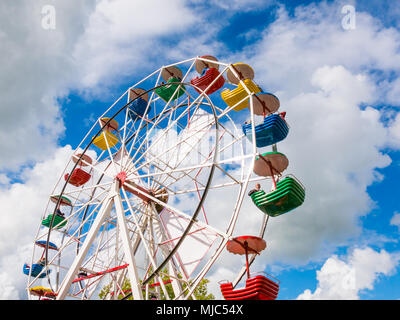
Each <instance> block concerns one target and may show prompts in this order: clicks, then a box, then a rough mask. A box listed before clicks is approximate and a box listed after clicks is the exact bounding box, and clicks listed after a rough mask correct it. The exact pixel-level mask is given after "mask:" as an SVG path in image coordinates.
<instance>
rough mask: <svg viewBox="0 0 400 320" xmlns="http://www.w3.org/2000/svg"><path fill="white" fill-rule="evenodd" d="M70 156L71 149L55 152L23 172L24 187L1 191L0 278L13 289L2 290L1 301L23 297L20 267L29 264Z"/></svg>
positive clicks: (66, 148)
mask: <svg viewBox="0 0 400 320" xmlns="http://www.w3.org/2000/svg"><path fill="white" fill-rule="evenodd" d="M71 153H72V149H71V147H70V146H65V147H63V148H59V149H57V151H56V152H55V154H54V155H53V156H51V157H49V158H48V159H46V160H45V161H43V162H38V163H37V164H36V165H35V166H33V167H32V168H29V169H25V170H24V172H23V173H22V177H23V178H22V179H23V181H24V183H14V184H12V185H10V186H8V187H7V188H2V189H0V191H1V192H0V203H1V206H2V210H1V215H0V270H1V273H0V278H3V277H4V278H8V281H7V282H6V284H7V285H6V287H9V288H13V289H12V290H11V289H10V290H6V291H4V290H2V293H1V296H0V298H2V299H14V298H17V297H18V298H23V297H26V294H25V292H24V288H25V285H26V280H27V278H26V276H25V275H24V274H22V266H23V264H24V262H27V263H30V259H31V255H32V246H33V239H34V238H35V232H36V231H37V228H38V227H39V225H40V219H41V217H42V215H43V212H44V210H45V208H46V204H47V201H48V199H49V195H50V194H51V192H52V190H53V187H54V186H55V184H56V182H57V180H58V179H59V177H60V173H61V172H62V171H63V169H64V168H65V165H66V163H67V161H68V159H69V157H70V155H71ZM10 230H12V232H10Z"/></svg>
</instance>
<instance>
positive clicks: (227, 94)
mask: <svg viewBox="0 0 400 320" xmlns="http://www.w3.org/2000/svg"><path fill="white" fill-rule="evenodd" d="M243 83H244V84H245V86H246V87H247V89H248V90H249V91H250V92H252V93H259V92H261V90H260V88H259V87H258V86H257V85H256V84H255V83H254V82H253V81H252V80H251V79H245V80H243ZM247 96H248V93H247V91H246V89H245V88H244V87H243V86H242V84H241V83H239V85H238V86H237V87H236V88H235V89H233V90H229V89H226V90H224V91H222V92H221V97H222V99H223V100H224V101H225V103H226V104H227V105H228V106H229V107H233V106H235V105H236V104H237V103H239V102H240V101H241V100H243V99H245V98H246V97H247ZM248 106H249V99H245V100H243V101H242V102H240V103H239V104H238V105H236V106H235V107H234V108H233V110H235V111H240V110H243V109H245V108H247V107H248Z"/></svg>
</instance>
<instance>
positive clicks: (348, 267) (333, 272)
mask: <svg viewBox="0 0 400 320" xmlns="http://www.w3.org/2000/svg"><path fill="white" fill-rule="evenodd" d="M345 260H347V261H344V260H342V259H340V258H339V257H338V256H336V255H334V256H332V257H330V258H329V259H327V260H326V262H325V263H324V265H323V266H322V268H321V270H319V271H317V280H318V285H317V288H316V289H315V291H314V292H313V293H312V292H311V290H309V289H307V290H305V291H304V292H303V293H302V294H300V295H299V296H298V297H297V299H300V300H309V299H315V300H339V299H341V300H344V299H349V300H356V299H359V298H360V294H361V293H362V292H363V290H373V288H374V284H375V283H376V282H377V281H378V280H379V276H381V275H383V276H388V275H390V274H392V273H393V272H394V271H395V269H396V266H397V265H398V260H399V258H398V257H396V256H395V255H391V254H389V253H388V252H386V251H385V250H381V251H380V252H378V251H375V250H373V249H371V248H369V247H367V248H365V249H358V248H357V249H354V250H353V251H352V252H351V254H349V256H348V257H347V259H345Z"/></svg>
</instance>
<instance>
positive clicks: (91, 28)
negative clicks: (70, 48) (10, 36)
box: [73, 0, 198, 87]
mask: <svg viewBox="0 0 400 320" xmlns="http://www.w3.org/2000/svg"><path fill="white" fill-rule="evenodd" d="M196 22H198V18H197V16H196V15H195V14H194V12H192V11H191V10H190V9H188V8H186V4H185V1H183V0H173V1H168V2H165V1H162V0H151V1H140V2H138V1H136V2H133V1H129V0H117V1H110V0H101V1H100V2H98V4H97V6H96V9H95V11H94V12H93V13H92V14H91V16H90V18H89V23H88V26H87V28H86V30H85V32H84V34H83V35H82V37H81V39H80V41H79V42H78V43H77V45H76V48H75V50H74V53H73V55H74V59H76V61H77V62H78V64H79V67H80V70H81V81H80V83H81V84H82V86H83V87H95V86H97V85H99V84H100V85H101V82H102V81H106V82H109V80H107V78H108V79H110V77H111V78H115V77H119V78H120V79H121V76H122V77H126V76H127V75H131V74H132V73H134V72H135V73H137V72H138V70H143V69H144V68H145V66H146V65H154V63H152V60H154V59H156V58H157V56H158V55H161V56H163V55H166V54H167V52H166V51H167V48H166V47H165V46H163V45H162V44H161V42H160V41H159V42H155V38H156V37H159V36H166V35H171V36H173V37H179V35H180V34H181V33H182V32H183V31H184V30H185V29H186V28H188V27H189V26H191V25H193V24H195V23H196Z"/></svg>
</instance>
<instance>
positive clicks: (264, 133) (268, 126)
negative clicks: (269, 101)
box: [242, 114, 289, 148]
mask: <svg viewBox="0 0 400 320" xmlns="http://www.w3.org/2000/svg"><path fill="white" fill-rule="evenodd" d="M242 130H243V133H244V134H245V135H246V137H247V139H249V140H250V141H252V134H251V123H245V124H243V126H242ZM255 131H256V145H257V147H258V148H262V147H266V146H270V145H273V144H275V143H278V142H280V141H282V140H283V139H285V138H286V137H287V135H288V133H289V127H288V125H287V123H286V121H285V120H284V119H282V117H281V116H280V115H278V114H272V115H270V116H268V117H266V118H265V119H264V122H263V123H262V124H259V125H257V126H255Z"/></svg>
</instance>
